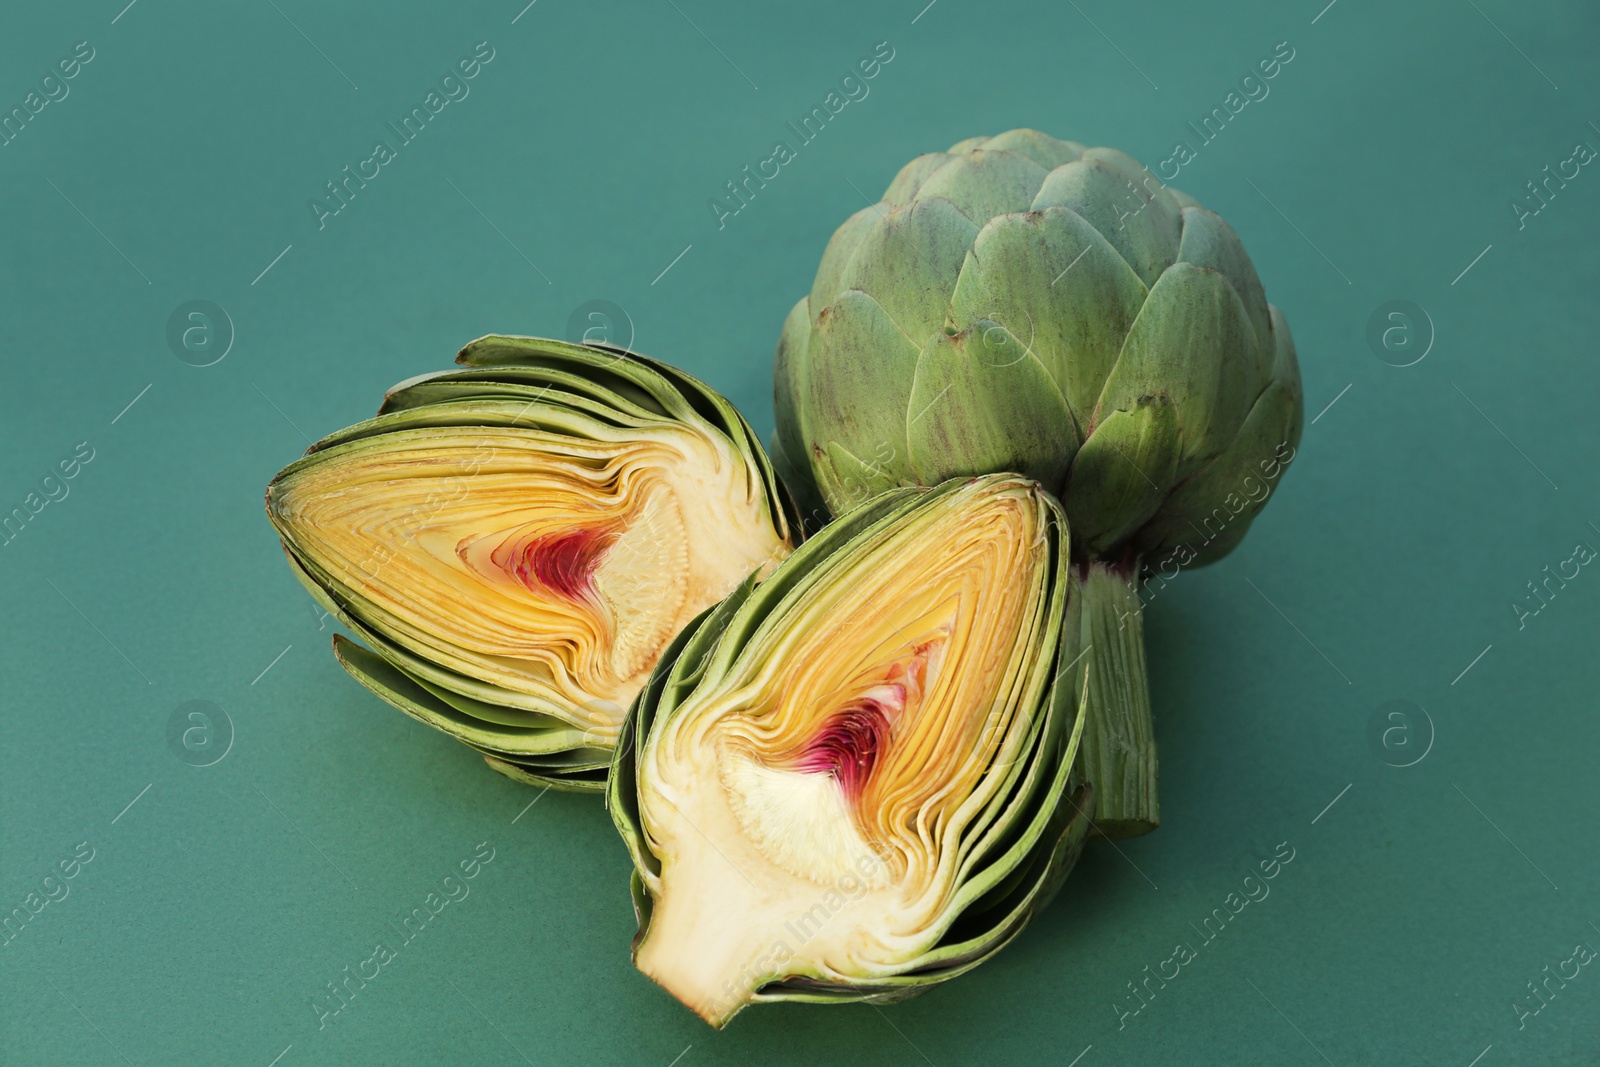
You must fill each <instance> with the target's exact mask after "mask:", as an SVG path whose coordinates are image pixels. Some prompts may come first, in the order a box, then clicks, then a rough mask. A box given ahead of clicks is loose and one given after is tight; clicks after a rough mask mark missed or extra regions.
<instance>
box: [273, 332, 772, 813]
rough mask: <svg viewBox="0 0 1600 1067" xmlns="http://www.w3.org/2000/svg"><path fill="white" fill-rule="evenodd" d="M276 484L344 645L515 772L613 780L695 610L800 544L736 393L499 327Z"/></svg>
mask: <svg viewBox="0 0 1600 1067" xmlns="http://www.w3.org/2000/svg"><path fill="white" fill-rule="evenodd" d="M459 361H460V362H463V363H466V364H468V365H469V366H473V367H475V368H477V369H473V370H466V371H456V372H448V373H442V374H436V375H427V376H424V377H422V378H418V379H413V380H411V381H409V382H405V383H402V384H401V385H399V386H396V387H395V388H394V389H393V390H391V391H390V393H389V395H388V397H387V399H386V402H385V404H384V406H383V408H382V410H381V411H380V412H379V414H378V416H377V417H376V418H374V419H371V420H369V421H367V422H364V423H361V424H358V425H356V426H353V427H351V428H349V429H347V430H344V431H341V432H339V433H337V434H334V435H332V436H330V437H328V438H325V439H324V440H322V441H320V442H318V443H317V444H316V445H314V446H313V447H312V449H311V450H310V452H309V453H308V454H307V456H306V457H305V458H304V459H301V460H300V461H298V462H296V463H294V464H291V465H290V466H289V467H287V468H285V469H284V470H283V471H282V472H281V473H280V474H279V475H278V476H277V477H276V478H275V479H274V480H273V482H272V484H271V485H270V486H269V487H268V490H267V513H268V515H269V516H270V517H271V520H272V522H273V525H274V526H275V527H276V528H277V531H278V533H279V535H280V537H281V538H282V540H283V544H284V548H285V550H286V552H287V554H288V556H289V559H290V562H291V565H292V566H293V568H294V570H295V572H296V573H297V575H298V576H299V577H300V578H301V580H302V581H303V582H304V583H305V584H306V586H307V588H308V589H310V590H311V592H312V593H313V595H314V596H317V597H318V598H319V599H320V600H322V601H324V603H325V604H326V605H327V606H329V607H330V609H331V610H334V611H336V612H337V613H338V614H339V616H340V618H341V619H342V620H343V621H344V622H345V623H347V624H348V625H349V626H350V627H351V629H352V630H354V631H355V632H356V634H357V635H358V636H359V637H361V638H362V640H363V641H365V642H366V643H367V644H368V645H369V646H370V649H371V650H370V651H368V650H367V649H363V648H361V647H360V646H358V645H355V644H354V643H351V642H348V641H345V640H344V639H342V638H341V639H337V640H336V642H335V644H336V651H337V652H338V655H339V659H340V661H341V662H342V663H343V664H344V665H345V667H346V668H347V669H348V670H349V671H350V673H351V674H352V675H354V676H355V677H356V678H357V679H358V680H360V681H361V682H362V683H363V684H365V685H367V686H368V687H369V688H371V689H373V690H374V691H375V692H377V693H378V694H379V695H380V696H383V697H384V698H385V699H387V700H389V701H390V702H391V703H394V704H395V705H396V706H397V707H400V708H401V709H402V710H404V711H406V712H408V713H410V714H412V715H414V716H416V717H418V718H421V719H422V720H423V721H425V722H429V723H430V724H432V725H435V726H438V727H439V728H440V729H443V730H445V731H446V732H448V733H450V734H452V735H454V736H456V737H457V738H459V739H461V740H463V741H465V742H467V743H468V744H471V745H473V746H474V747H476V748H478V749H479V750H481V751H482V752H483V753H484V754H485V755H486V756H488V757H489V758H490V763H491V765H492V766H495V767H496V769H499V770H503V771H506V772H507V773H510V774H512V775H513V776H514V777H526V778H531V779H534V780H538V781H542V782H546V783H548V784H558V785H566V786H572V787H578V788H589V789H598V788H600V786H601V782H602V780H603V777H604V772H605V768H606V766H607V764H608V763H609V749H610V747H611V746H612V745H613V744H614V743H615V740H616V736H617V733H618V730H619V728H620V726H621V722H622V717H623V709H625V708H626V706H627V704H628V703H629V702H630V701H631V700H632V699H633V697H634V694H635V693H637V692H638V690H639V689H640V687H641V686H642V685H643V684H644V681H645V679H646V678H647V677H648V676H649V674H650V671H651V669H652V668H653V667H654V666H655V663H656V660H657V659H658V658H659V656H660V655H661V652H662V651H663V649H664V648H665V647H666V645H667V644H668V642H670V641H671V640H672V638H673V637H674V636H675V635H676V634H677V633H678V631H679V630H680V629H682V627H683V626H684V625H685V624H687V623H688V622H689V621H690V620H691V619H693V618H694V617H695V616H696V615H697V614H699V613H700V612H701V611H703V610H705V609H706V608H707V607H708V606H710V605H712V604H715V603H716V602H717V601H719V600H721V599H722V598H723V597H724V596H726V595H727V594H728V592H729V591H730V590H732V589H733V588H735V587H736V586H738V584H739V583H740V582H741V581H743V580H744V579H745V578H746V577H747V576H750V575H752V574H754V575H756V576H764V575H765V574H766V573H767V572H768V571H770V570H771V568H772V567H773V566H775V565H776V564H777V562H778V561H779V560H780V559H782V558H783V557H784V556H786V555H787V554H788V552H789V551H790V548H791V547H792V543H791V536H790V530H791V528H792V525H793V524H792V523H791V521H790V519H789V517H788V515H787V514H786V512H785V505H784V504H783V503H782V498H781V494H780V491H779V489H778V486H777V483H776V480H775V478H774V476H773V474H772V470H771V467H770V464H768V462H767V460H766V458H765V456H764V455H763V454H762V452H761V449H760V447H759V445H758V444H757V443H756V441H755V439H754V437H753V435H752V434H751V432H750V430H749V427H748V426H747V425H746V424H745V423H744V421H743V420H742V419H741V418H740V417H739V416H738V415H737V413H735V412H734V411H733V409H732V407H731V406H729V405H728V403H727V401H725V400H723V399H722V398H721V397H719V396H717V395H716V394H715V393H713V392H711V391H710V390H709V389H707V388H706V387H705V386H703V385H701V384H700V383H699V382H697V381H694V380H693V379H692V378H689V377H688V376H687V375H684V374H682V373H681V372H678V371H675V370H671V369H669V368H666V367H664V366H662V365H659V364H655V363H653V362H651V361H648V360H645V359H643V358H641V357H637V356H632V355H629V354H624V353H616V352H609V351H604V350H599V349H594V348H588V347H584V346H576V345H566V344H562V343H560V342H555V341H544V340H538V339H534V338H503V337H488V338H483V339H482V340H480V341H476V342H473V344H471V345H468V346H467V348H466V349H464V350H463V352H462V355H461V357H460V359H459Z"/></svg>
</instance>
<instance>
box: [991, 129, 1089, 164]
mask: <svg viewBox="0 0 1600 1067" xmlns="http://www.w3.org/2000/svg"><path fill="white" fill-rule="evenodd" d="M980 140H981V141H982V143H981V144H978V145H975V146H974V147H976V148H982V149H984V150H985V151H989V152H1020V153H1021V154H1023V155H1025V156H1027V157H1028V158H1029V159H1031V160H1033V161H1034V162H1035V163H1037V164H1039V166H1041V167H1043V168H1044V169H1045V170H1047V171H1051V170H1055V169H1056V168H1057V167H1059V166H1063V165H1064V164H1067V163H1071V162H1072V161H1073V160H1076V159H1079V158H1081V157H1082V156H1083V145H1081V144H1079V143H1078V142H1077V141H1058V140H1056V139H1055V138H1054V137H1051V136H1050V135H1049V134H1045V133H1040V132H1039V131H1038V130H1028V129H1017V130H1007V131H1006V132H1005V133H1002V134H997V135H996V136H994V137H989V138H980Z"/></svg>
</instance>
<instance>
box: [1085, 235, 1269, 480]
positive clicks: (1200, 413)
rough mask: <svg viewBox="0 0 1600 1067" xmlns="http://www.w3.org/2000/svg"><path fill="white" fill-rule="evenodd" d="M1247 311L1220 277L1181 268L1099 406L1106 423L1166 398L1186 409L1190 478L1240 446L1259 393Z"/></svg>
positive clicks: (1158, 293)
mask: <svg viewBox="0 0 1600 1067" xmlns="http://www.w3.org/2000/svg"><path fill="white" fill-rule="evenodd" d="M1253 343H1254V339H1253V337H1252V335H1251V333H1250V323H1249V320H1248V319H1247V318H1246V317H1245V311H1244V305H1243V304H1241V303H1240V301H1239V296H1238V294H1237V293H1235V292H1234V291H1233V287H1232V286H1231V285H1229V284H1228V280H1227V279H1226V278H1224V277H1223V276H1222V275H1221V274H1219V273H1218V272H1217V271H1214V270H1211V269H1209V268H1207V267H1196V266H1193V265H1191V264H1188V263H1179V264H1177V265H1176V266H1174V267H1172V269H1170V270H1168V271H1167V272H1166V273H1165V274H1163V275H1162V276H1161V279H1160V280H1159V281H1157V282H1156V284H1155V286H1154V287H1153V288H1152V289H1151V290H1150V298H1149V299H1148V300H1146V301H1145V305H1144V307H1143V309H1141V310H1140V312H1139V317H1138V318H1137V319H1136V320H1134V323H1133V328H1132V329H1131V330H1129V331H1128V340H1127V342H1126V343H1125V344H1124V345H1123V346H1122V355H1121V356H1120V357H1119V358H1118V360H1117V366H1116V369H1115V370H1113V371H1112V372H1111V377H1110V378H1109V379H1108V380H1107V381H1106V387H1105V390H1104V392H1102V393H1101V395H1100V402H1099V404H1098V406H1097V407H1096V413H1095V417H1096V419H1097V420H1098V419H1100V418H1103V417H1105V416H1106V415H1109V413H1110V412H1112V411H1117V410H1122V409H1127V408H1131V407H1132V406H1133V405H1134V403H1135V402H1136V401H1137V400H1138V398H1139V397H1141V396H1144V395H1146V394H1150V393H1157V392H1165V393H1166V394H1167V395H1168V396H1170V397H1171V398H1172V400H1173V402H1174V403H1175V404H1176V405H1177V408H1178V424H1179V425H1180V426H1181V427H1182V428H1183V457H1182V458H1181V459H1180V460H1179V462H1178V477H1179V478H1187V477H1188V476H1189V475H1190V474H1192V473H1194V471H1196V470H1198V469H1199V468H1200V467H1201V466H1203V465H1205V464H1206V463H1207V462H1209V461H1210V460H1212V459H1214V458H1215V457H1217V456H1218V455H1221V454H1222V452H1223V451H1224V450H1225V449H1226V448H1227V447H1228V445H1229V444H1231V443H1232V441H1233V437H1234V435H1235V434H1237V433H1238V432H1239V427H1240V426H1241V425H1243V423H1244V419H1245V415H1247V414H1248V413H1249V410H1250V404H1251V402H1252V401H1253V400H1254V399H1255V392H1254V391H1251V390H1250V377H1251V374H1252V373H1253V370H1252V368H1250V365H1249V362H1248V358H1249V352H1250V348H1249V346H1250V345H1252V344H1253Z"/></svg>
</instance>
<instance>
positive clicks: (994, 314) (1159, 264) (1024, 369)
mask: <svg viewBox="0 0 1600 1067" xmlns="http://www.w3.org/2000/svg"><path fill="white" fill-rule="evenodd" d="M775 380H776V390H775V393H776V401H777V440H776V445H775V448H774V451H775V456H774V462H775V463H776V464H777V465H778V468H779V470H780V472H781V473H784V474H785V478H786V480H788V481H790V482H791V484H795V485H798V486H802V487H804V486H806V485H807V482H808V481H809V479H807V478H806V477H805V476H806V475H807V474H809V475H811V476H812V477H813V478H814V480H815V481H814V486H813V488H814V489H815V491H816V493H817V494H819V495H820V503H818V502H816V501H813V504H814V507H820V508H825V509H826V510H827V511H831V512H832V513H833V514H839V513H841V512H844V511H846V510H848V509H849V508H850V507H852V506H854V505H855V504H858V503H860V502H861V501H863V500H866V499H869V498H870V497H872V496H873V495H874V494H876V493H879V492H882V491H884V490H887V489H890V488H892V487H895V486H901V485H934V484H937V483H939V482H941V481H943V480H944V479H946V478H950V477H953V476H957V475H972V474H982V473H986V472H992V471H1015V472H1018V473H1021V474H1025V475H1027V476H1029V477H1031V478H1034V479H1037V480H1038V481H1040V482H1041V483H1043V484H1044V485H1045V486H1046V487H1047V488H1048V489H1049V490H1050V491H1052V492H1054V493H1056V494H1058V495H1059V496H1060V498H1061V501H1062V503H1063V505H1064V506H1065V509H1066V513H1067V516H1068V519H1069V521H1070V524H1071V527H1072V539H1073V548H1074V554H1075V561H1076V562H1077V564H1078V566H1077V567H1076V568H1075V570H1074V573H1075V576H1076V580H1077V581H1078V583H1079V585H1080V587H1081V593H1082V594H1083V595H1082V596H1076V597H1074V600H1075V601H1076V602H1077V603H1078V604H1079V606H1080V609H1081V610H1080V612H1079V613H1078V617H1077V619H1076V620H1075V622H1074V624H1073V625H1072V626H1069V632H1068V640H1069V641H1073V642H1077V644H1076V647H1077V648H1078V649H1079V650H1080V651H1081V652H1083V653H1084V654H1088V655H1090V657H1091V670H1090V678H1091V681H1090V687H1091V692H1090V721H1089V725H1088V727H1087V728H1086V732H1085V739H1084V758H1085V761H1086V766H1087V768H1088V770H1087V771H1086V773H1087V774H1088V776H1089V777H1090V779H1091V780H1092V781H1093V782H1094V785H1095V792H1096V796H1097V804H1098V813H1097V818H1098V820H1099V822H1100V827H1099V828H1100V830H1101V831H1102V832H1105V833H1108V834H1113V835H1123V834H1131V833H1138V832H1143V831H1145V830H1148V829H1151V828H1153V827H1154V825H1155V824H1156V822H1157V820H1158V818H1159V810H1158V805H1157V799H1156V790H1155V748H1154V741H1153V738H1152V737H1151V731H1150V721H1149V720H1150V713H1149V697H1148V685H1147V682H1146V680H1145V674H1144V652H1143V637H1142V622H1141V603H1140V600H1139V597H1138V589H1137V582H1138V579H1139V576H1140V573H1141V570H1156V569H1163V570H1167V571H1168V577H1170V576H1171V573H1175V571H1172V570H1171V568H1172V567H1173V566H1174V565H1176V567H1178V568H1181V567H1185V566H1194V565H1200V564H1204V563H1209V562H1211V561H1213V560H1216V559H1218V558H1220V557H1221V556H1223V555H1225V554H1226V553H1227V552H1228V551H1230V550H1231V549H1232V548H1233V547H1234V546H1235V545H1236V544H1238V542H1239V540H1240V539H1241V538H1242V537H1243V536H1244V533H1245V530H1246V528H1247V527H1248V526H1249V524H1250V522H1251V520H1252V519H1253V518H1254V516H1255V515H1256V513H1257V512H1258V511H1259V510H1260V508H1261V507H1262V506H1263V505H1264V504H1265V501H1266V499H1267V496H1268V495H1269V494H1270V490H1271V485H1272V482H1273V481H1274V480H1275V479H1276V478H1277V476H1278V475H1279V474H1280V473H1281V471H1282V468H1283V467H1284V466H1285V465H1286V464H1287V463H1288V461H1289V460H1291V459H1292V458H1293V456H1294V449H1295V446H1296V444H1297V443H1298V441H1299V437H1300V429H1301V423H1302V420H1303V412H1302V403H1301V388H1300V373H1299V368H1298V366H1297V364H1296V362H1295V352H1294V342H1293V340H1292V339H1291V338H1290V335H1289V329H1288V326H1287V324H1286V323H1285V322H1284V319H1283V316H1282V315H1281V314H1280V313H1279V312H1278V309H1277V308H1275V307H1273V306H1272V305H1270V304H1268V303H1267V300H1266V296H1265V294H1264V293H1263V291H1262V287H1261V282H1260V280H1259V279H1258V278H1257V277H1256V272H1255V268H1254V267H1253V266H1252V265H1251V263H1250V258H1249V256H1248V255H1247V254H1246V253H1245V250H1244V247H1243V245H1242V244H1240V242H1239V238H1238V237H1237V236H1236V235H1235V234H1234V232H1233V230H1232V229H1230V228H1229V226H1228V225H1227V223H1225V222H1223V221H1222V219H1221V218H1219V217H1218V216H1217V215H1216V214H1214V213H1213V212H1210V211H1207V210H1206V209H1205V208H1203V207H1201V206H1200V205H1199V204H1198V203H1196V202H1195V201H1194V199H1193V198H1191V197H1189V196H1186V195H1185V194H1183V193H1180V192H1178V191H1177V190H1176V189H1172V188H1170V187H1166V186H1163V185H1162V184H1161V183H1160V182H1159V181H1157V180H1156V179H1155V177H1154V175H1152V174H1151V173H1150V172H1149V171H1148V170H1146V169H1144V168H1143V167H1142V166H1141V165H1140V164H1139V163H1137V162H1135V161H1134V160H1133V159H1131V158H1130V157H1128V156H1127V155H1124V154H1123V153H1121V152H1118V151H1116V150H1115V149H1110V148H1085V147H1084V146H1082V145H1080V144H1077V143H1074V142H1071V141H1058V140H1055V139H1054V138H1051V137H1047V136H1045V135H1044V134H1041V133H1038V132H1036V131H1033V130H1012V131H1010V132H1008V133H1004V134H1001V135H1000V136H998V137H990V138H981V137H980V138H973V139H970V140H966V141H962V142H960V143H959V144H956V145H954V146H953V147H952V148H951V149H950V150H949V151H948V152H936V153H932V154H929V155H924V156H919V157H918V158H917V159H914V160H912V161H911V162H910V163H908V164H907V165H906V166H905V167H904V168H902V169H901V171H900V173H899V175H898V176H896V178H895V179H894V181H893V182H892V183H891V184H890V185H889V188H888V190H887V191H886V192H885V193H884V196H883V201H882V202H881V203H878V204H874V205H871V206H869V207H867V208H864V209H862V210H861V211H858V212H857V213H856V214H855V215H853V216H851V217H850V219H848V220H847V221H846V222H845V223H844V225H843V226H841V227H840V228H839V230H838V231H837V232H836V233H835V234H834V236H833V239H832V240H831V241H830V242H829V244H828V247H827V251H826V252H825V253H824V254H823V258H822V263H821V266H820V267H819V268H818V270H817V275H816V280H815V282H814V284H813V286H812V289H811V293H810V294H809V295H808V296H807V297H805V298H803V299H802V300H801V301H800V302H799V303H798V304H796V305H795V307H794V309H793V310H792V311H791V312H790V314H789V317H788V319H787V321H786V322H785V324H784V328H783V334H782V338H781V340H780V341H779V344H778V350H777V357H776V367H775ZM818 517H819V513H817V512H814V514H813V516H812V519H811V521H812V522H813V524H814V523H815V521H816V519H817V518H818ZM1076 654H1078V653H1076V652H1075V653H1074V655H1076Z"/></svg>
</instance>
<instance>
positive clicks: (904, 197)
mask: <svg viewBox="0 0 1600 1067" xmlns="http://www.w3.org/2000/svg"><path fill="white" fill-rule="evenodd" d="M952 151H954V149H952ZM950 158H951V156H950V153H949V152H926V153H924V154H922V155H920V156H918V157H917V158H916V159H913V160H912V161H911V162H910V163H907V164H906V165H905V166H903V167H901V168H900V173H898V174H896V175H895V176H894V180H893V181H891V182H890V183H889V188H887V189H885V190H884V191H883V203H885V204H909V203H910V202H911V201H912V200H913V199H914V198H915V197H916V195H917V190H918V189H920V188H921V187H922V183H923V182H925V181H927V180H928V176H929V175H931V174H932V173H933V172H934V171H936V170H938V169H939V168H940V167H942V166H944V165H945V164H946V163H948V162H950ZM857 214H858V215H859V214H860V212H857Z"/></svg>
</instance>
